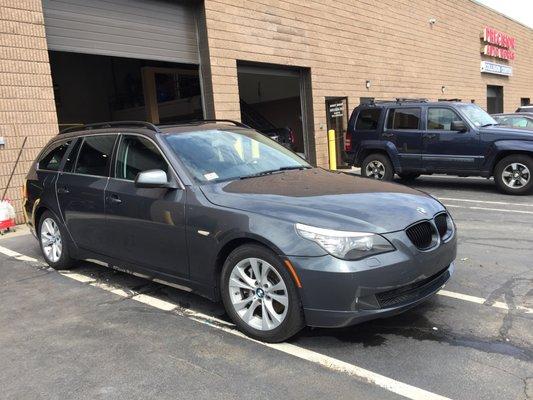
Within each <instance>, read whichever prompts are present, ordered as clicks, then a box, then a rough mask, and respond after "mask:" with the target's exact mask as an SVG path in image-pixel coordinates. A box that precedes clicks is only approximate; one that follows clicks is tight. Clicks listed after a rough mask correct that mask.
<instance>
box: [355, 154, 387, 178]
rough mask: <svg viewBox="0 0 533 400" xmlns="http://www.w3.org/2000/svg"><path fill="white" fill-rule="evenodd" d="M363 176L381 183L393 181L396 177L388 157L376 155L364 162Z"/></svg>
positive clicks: (362, 167) (362, 166)
mask: <svg viewBox="0 0 533 400" xmlns="http://www.w3.org/2000/svg"><path fill="white" fill-rule="evenodd" d="M361 175H363V176H365V177H367V178H372V179H376V180H380V181H391V180H392V178H393V177H394V168H393V166H392V163H391V162H390V159H389V157H388V156H386V155H385V154H381V153H374V154H370V155H369V156H367V157H365V159H364V160H363V163H362V164H361Z"/></svg>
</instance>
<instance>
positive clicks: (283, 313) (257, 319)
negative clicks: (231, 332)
mask: <svg viewBox="0 0 533 400" xmlns="http://www.w3.org/2000/svg"><path fill="white" fill-rule="evenodd" d="M253 260H257V264H255V263H254V267H252V263H253ZM254 268H255V269H256V270H258V271H259V275H260V276H261V274H262V273H264V272H266V276H267V280H266V281H264V280H263V281H261V279H259V280H257V281H256V280H255V279H254V277H255V274H254V273H253V270H254ZM243 274H244V275H245V276H244V275H243ZM254 281H255V282H254ZM236 282H238V283H237V284H236ZM265 282H266V285H267V286H268V287H269V288H272V287H274V286H276V287H278V288H282V289H280V290H275V291H274V292H269V290H268V288H267V287H265V286H264V284H265ZM280 282H282V284H283V285H284V286H283V285H280ZM255 283H259V285H255ZM220 288H221V290H220V292H221V296H222V301H223V303H224V307H225V309H226V312H227V313H228V315H229V316H230V318H231V319H232V321H233V322H234V323H235V325H237V327H238V328H239V330H240V331H242V332H243V333H245V334H246V335H248V336H250V337H252V338H254V339H257V340H261V341H265V342H270V343H278V342H282V341H284V340H286V339H288V338H290V337H292V336H294V335H295V334H296V333H298V332H299V331H300V330H301V329H302V328H303V327H304V315H303V308H302V304H301V301H300V297H299V295H298V290H297V288H296V285H295V283H294V281H293V278H292V276H291V274H290V273H289V271H288V270H287V268H286V267H285V265H284V264H283V262H282V260H281V259H280V258H279V257H278V256H277V255H276V254H274V253H273V252H272V251H270V250H269V249H267V248H265V247H263V246H260V245H256V244H247V245H243V246H241V247H238V248H236V249H235V250H233V252H231V254H230V255H229V256H228V258H227V259H226V261H225V262H224V266H223V268H222V273H221V276H220ZM248 288H250V289H248ZM271 296H276V297H277V298H278V299H280V300H281V301H284V302H285V301H286V302H287V305H286V306H284V305H283V304H282V303H281V302H277V301H276V300H274V299H273V297H271ZM247 300H249V301H247ZM250 310H251V312H250ZM265 310H266V311H265ZM269 310H270V311H269ZM263 312H265V313H266V316H267V317H266V319H265V318H263ZM276 318H278V319H279V320H281V321H279V320H276Z"/></svg>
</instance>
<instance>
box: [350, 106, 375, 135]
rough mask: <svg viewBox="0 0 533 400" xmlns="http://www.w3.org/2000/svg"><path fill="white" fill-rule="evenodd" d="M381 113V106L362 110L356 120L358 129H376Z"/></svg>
mask: <svg viewBox="0 0 533 400" xmlns="http://www.w3.org/2000/svg"><path fill="white" fill-rule="evenodd" d="M380 115H381V109H379V108H367V109H364V110H361V111H360V112H359V115H358V116H357V121H356V122H355V129H356V130H358V131H375V130H376V129H378V121H379V117H380Z"/></svg>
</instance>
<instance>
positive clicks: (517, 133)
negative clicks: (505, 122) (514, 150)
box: [479, 126, 533, 140]
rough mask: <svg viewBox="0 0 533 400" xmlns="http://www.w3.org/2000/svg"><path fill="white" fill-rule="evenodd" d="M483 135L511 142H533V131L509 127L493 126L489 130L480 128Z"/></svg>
mask: <svg viewBox="0 0 533 400" xmlns="http://www.w3.org/2000/svg"><path fill="white" fill-rule="evenodd" d="M479 132H480V133H481V134H490V135H494V137H496V138H498V139H499V140H501V139H510V140H533V130H530V129H516V128H510V127H508V126H491V127H487V128H479Z"/></svg>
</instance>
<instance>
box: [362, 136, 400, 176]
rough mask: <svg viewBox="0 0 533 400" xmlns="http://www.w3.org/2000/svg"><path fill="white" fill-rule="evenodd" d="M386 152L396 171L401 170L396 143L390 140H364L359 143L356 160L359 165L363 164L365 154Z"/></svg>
mask: <svg viewBox="0 0 533 400" xmlns="http://www.w3.org/2000/svg"><path fill="white" fill-rule="evenodd" d="M374 151H375V152H385V153H386V154H387V155H388V156H389V158H390V160H391V162H392V165H393V166H394V169H395V170H396V171H399V170H401V164H400V157H399V155H398V150H397V149H396V146H395V145H394V143H392V142H391V141H388V140H363V141H361V142H360V143H359V146H358V147H357V150H356V153H355V160H354V161H356V163H357V165H361V163H362V162H363V158H364V155H365V154H370V153H371V152H374Z"/></svg>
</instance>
